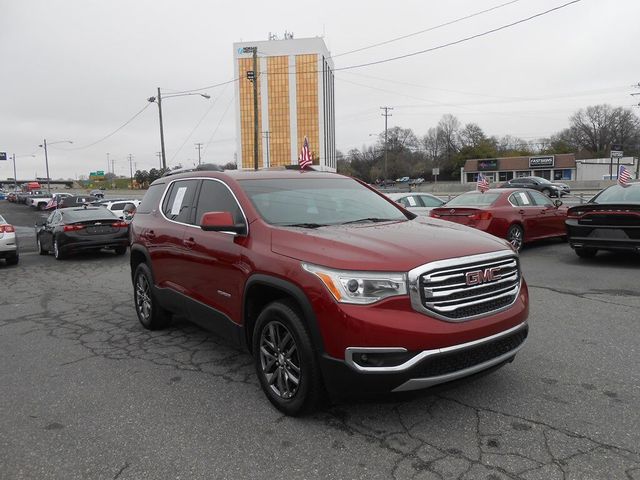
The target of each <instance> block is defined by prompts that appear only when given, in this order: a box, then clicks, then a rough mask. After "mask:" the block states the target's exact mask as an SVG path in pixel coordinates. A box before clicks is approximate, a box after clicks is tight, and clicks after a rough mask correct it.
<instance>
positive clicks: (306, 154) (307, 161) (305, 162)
mask: <svg viewBox="0 0 640 480" xmlns="http://www.w3.org/2000/svg"><path fill="white" fill-rule="evenodd" d="M311 164H313V159H312V158H311V152H310V151H309V140H308V139H307V137H306V136H305V137H304V144H303V145H302V151H301V152H300V155H298V165H299V166H300V170H304V169H305V168H307V167H308V166H310V165H311Z"/></svg>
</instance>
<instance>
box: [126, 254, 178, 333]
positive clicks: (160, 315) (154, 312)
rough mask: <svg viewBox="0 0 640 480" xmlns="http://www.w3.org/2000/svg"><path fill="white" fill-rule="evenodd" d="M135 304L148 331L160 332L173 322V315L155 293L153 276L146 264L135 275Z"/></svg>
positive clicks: (139, 317)
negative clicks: (162, 304) (161, 303)
mask: <svg viewBox="0 0 640 480" xmlns="http://www.w3.org/2000/svg"><path fill="white" fill-rule="evenodd" d="M133 304H134V306H135V309H136V315H138V320H139V321H140V323H141V324H142V326H143V327H144V328H146V329H148V330H159V329H161V328H164V327H166V326H167V325H168V324H169V323H170V322H171V314H170V313H169V312H168V311H166V310H165V309H164V308H162V307H161V306H160V304H159V303H158V300H157V298H156V296H155V294H154V293H153V276H152V275H151V270H149V267H148V266H147V264H145V263H141V264H140V265H138V267H137V268H136V271H135V273H134V275H133Z"/></svg>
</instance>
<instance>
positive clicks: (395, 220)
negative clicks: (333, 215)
mask: <svg viewBox="0 0 640 480" xmlns="http://www.w3.org/2000/svg"><path fill="white" fill-rule="evenodd" d="M400 220H402V219H401V218H377V217H368V218H359V219H358V220H350V221H348V222H342V223H340V224H339V225H348V224H350V223H366V222H372V223H378V222H397V221H400Z"/></svg>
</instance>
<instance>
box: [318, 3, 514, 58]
mask: <svg viewBox="0 0 640 480" xmlns="http://www.w3.org/2000/svg"><path fill="white" fill-rule="evenodd" d="M519 1H520V0H511V1H510V2H506V3H502V4H500V5H496V6H495V7H491V8H487V9H485V10H481V11H479V12H475V13H472V14H470V15H466V16H464V17H460V18H456V19H455V20H450V21H448V22H445V23H441V24H439V25H435V26H433V27H429V28H425V29H424V30H420V31H418V32H414V33H409V34H407V35H402V36H401V37H396V38H392V39H390V40H385V41H384V42H380V43H374V44H373V45H369V46H367V47H362V48H356V49H355V50H349V51H348V52H343V53H339V54H337V55H332V56H331V57H330V58H332V59H333V58H338V57H342V56H343V55H349V54H351V53H356V52H362V51H363V50H368V49H370V48H375V47H380V46H382V45H387V44H389V43H393V42H397V41H399V40H404V39H405V38H410V37H415V36H416V35H420V34H422V33H427V32H431V31H433V30H437V29H439V28H442V27H448V26H449V25H453V24H455V23H458V22H462V21H463V20H468V19H469V18H473V17H477V16H478V15H482V14H483V13H488V12H491V11H493V10H498V9H499V8H502V7H506V6H507V5H511V4H512V3H517V2H519Z"/></svg>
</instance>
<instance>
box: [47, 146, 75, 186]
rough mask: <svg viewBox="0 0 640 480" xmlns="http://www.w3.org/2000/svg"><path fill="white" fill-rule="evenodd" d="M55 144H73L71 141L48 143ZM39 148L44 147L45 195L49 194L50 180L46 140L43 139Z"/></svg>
mask: <svg viewBox="0 0 640 480" xmlns="http://www.w3.org/2000/svg"><path fill="white" fill-rule="evenodd" d="M56 143H73V142H72V141H71V140H60V141H58V142H49V145H54V144H56ZM40 147H44V163H45V166H46V167H47V193H51V178H49V154H48V153H47V139H46V138H45V139H44V141H43V142H42V145H40Z"/></svg>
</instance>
